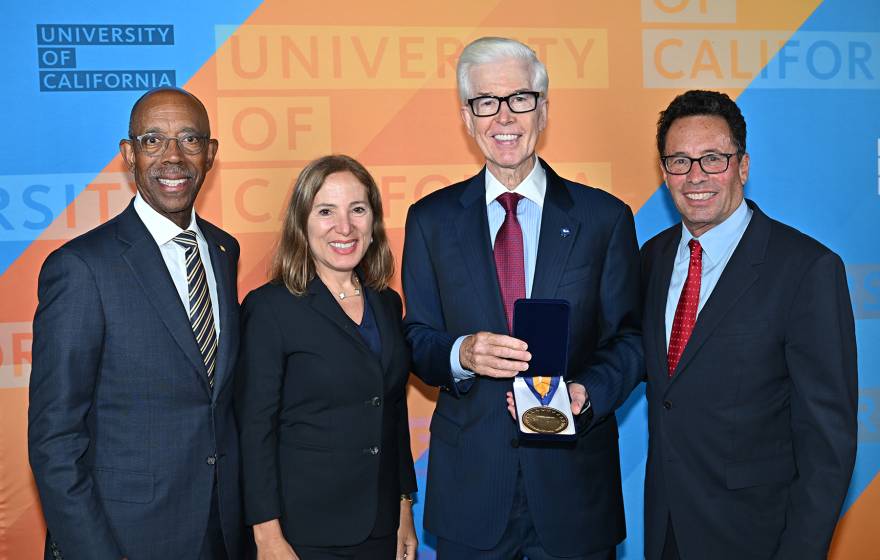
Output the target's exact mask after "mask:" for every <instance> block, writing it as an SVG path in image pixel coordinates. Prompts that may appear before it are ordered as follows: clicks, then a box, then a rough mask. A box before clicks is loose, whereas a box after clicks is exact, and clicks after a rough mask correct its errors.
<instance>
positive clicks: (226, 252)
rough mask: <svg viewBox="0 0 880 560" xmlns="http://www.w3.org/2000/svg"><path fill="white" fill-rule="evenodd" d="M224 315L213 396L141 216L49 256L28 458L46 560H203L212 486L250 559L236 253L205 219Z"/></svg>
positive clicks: (234, 538)
mask: <svg viewBox="0 0 880 560" xmlns="http://www.w3.org/2000/svg"><path fill="white" fill-rule="evenodd" d="M198 224H199V228H200V229H201V231H202V233H203V234H204V236H205V239H206V241H207V242H208V246H209V249H210V254H211V264H212V267H213V270H214V276H215V278H216V280H217V297H218V300H219V302H218V303H219V307H220V308H219V310H218V311H219V313H220V338H219V340H218V344H219V347H218V352H217V367H216V370H215V374H214V375H215V377H214V389H213V391H211V390H210V388H209V386H208V377H207V371H206V370H205V364H204V362H203V360H202V355H201V354H200V353H199V349H198V346H197V345H196V340H195V336H194V335H193V332H192V327H191V326H190V322H189V317H188V316H187V313H186V310H185V308H184V306H183V304H182V302H181V301H180V296H179V295H178V293H177V290H176V289H175V287H174V284H173V282H172V280H171V275H170V274H169V273H168V268H167V267H166V265H165V261H164V260H163V259H162V254H161V253H160V251H159V247H158V246H157V245H156V242H155V240H154V239H153V237H152V236H151V235H150V233H149V231H148V230H147V228H146V226H144V224H143V222H142V221H141V220H140V218H139V217H138V215H137V213H136V212H135V210H134V207H133V206H132V205H129V206H128V208H127V209H126V210H125V211H124V212H122V213H121V214H120V215H118V216H116V217H115V218H113V219H112V220H110V221H109V222H107V223H105V224H103V225H101V226H99V227H98V228H96V229H94V230H92V231H90V232H88V233H86V234H84V235H82V236H80V237H77V238H76V239H74V240H72V241H70V242H69V243H66V244H65V245H64V246H62V247H61V248H60V249H58V250H57V251H55V252H53V253H52V254H51V255H49V257H48V258H47V259H46V262H45V263H44V264H43V269H42V271H41V272H40V281H39V296H40V303H39V307H38V308H37V313H36V316H35V317H34V344H33V357H34V363H33V370H32V372H31V383H30V407H29V409H28V450H29V452H30V462H31V468H32V469H33V471H34V479H35V480H36V482H37V488H38V489H39V491H40V500H41V502H42V504H43V514H44V515H45V517H46V524H47V526H48V528H49V536H50V546H47V547H46V558H53V555H52V550H51V547H52V546H53V545H54V546H55V547H57V549H58V551H59V553H60V554H61V555H62V556H63V557H64V558H122V557H123V556H126V557H129V558H132V559H138V558H144V559H150V558H152V559H157V560H168V559H171V558H197V557H198V554H199V550H200V547H201V545H202V540H203V539H204V536H205V528H206V527H207V524H208V515H209V513H210V508H211V494H212V491H213V488H214V485H215V472H216V485H217V494H218V498H219V504H220V517H221V523H222V526H223V533H224V536H225V539H226V546H227V549H228V552H229V556H230V558H239V557H240V556H241V554H242V533H243V529H244V526H243V524H242V519H241V505H240V501H241V497H240V494H239V471H238V457H239V451H238V435H237V431H236V426H235V418H234V414H233V410H232V383H231V379H232V372H233V369H234V366H235V357H236V352H237V350H238V326H239V317H238V295H237V291H236V290H237V288H236V267H237V265H238V251H239V249H238V243H236V241H235V239H233V238H232V237H231V236H229V235H228V234H227V233H225V232H223V231H221V230H220V229H218V228H216V227H214V226H213V225H211V224H209V223H208V222H205V221H203V220H201V219H198Z"/></svg>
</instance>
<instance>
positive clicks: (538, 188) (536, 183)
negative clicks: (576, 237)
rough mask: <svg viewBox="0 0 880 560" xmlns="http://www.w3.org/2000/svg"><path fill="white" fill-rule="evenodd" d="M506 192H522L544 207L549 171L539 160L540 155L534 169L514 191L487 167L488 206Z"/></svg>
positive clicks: (536, 157)
mask: <svg viewBox="0 0 880 560" xmlns="http://www.w3.org/2000/svg"><path fill="white" fill-rule="evenodd" d="M506 192H515V193H517V194H521V195H522V196H523V197H525V198H528V199H529V200H531V201H532V202H534V203H535V204H537V205H538V208H543V207H544V195H545V194H546V193H547V173H546V172H545V171H544V166H542V165H541V162H540V161H538V156H535V163H534V165H533V166H532V171H531V172H530V173H529V174H528V175H527V176H526V178H525V179H523V181H522V183H520V184H519V185H517V186H516V188H515V189H513V191H511V190H510V189H508V188H507V187H505V186H504V184H503V183H502V182H501V181H499V180H498V179H496V178H495V176H494V175H492V172H491V171H489V168H488V167H486V206H488V205H489V204H491V203H492V201H493V200H495V199H496V198H498V197H499V196H501V195H502V194H504V193H506Z"/></svg>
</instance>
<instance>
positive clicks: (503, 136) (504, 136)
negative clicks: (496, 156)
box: [494, 134, 519, 142]
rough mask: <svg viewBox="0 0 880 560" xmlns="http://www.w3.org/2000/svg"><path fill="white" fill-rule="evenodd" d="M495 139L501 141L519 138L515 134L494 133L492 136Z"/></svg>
mask: <svg viewBox="0 0 880 560" xmlns="http://www.w3.org/2000/svg"><path fill="white" fill-rule="evenodd" d="M494 138H495V140H499V141H501V142H511V141H513V140H516V139H517V138H519V135H517V134H496V135H495V136H494Z"/></svg>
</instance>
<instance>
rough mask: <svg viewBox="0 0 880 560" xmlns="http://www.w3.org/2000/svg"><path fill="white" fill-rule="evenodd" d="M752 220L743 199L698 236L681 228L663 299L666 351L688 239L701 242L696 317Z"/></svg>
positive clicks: (686, 261) (687, 257)
mask: <svg viewBox="0 0 880 560" xmlns="http://www.w3.org/2000/svg"><path fill="white" fill-rule="evenodd" d="M751 219H752V209H751V208H749V207H748V205H747V204H746V201H745V200H743V201H742V202H741V203H740V205H739V206H738V207H737V209H736V210H734V211H733V214H731V215H730V216H728V217H727V219H726V220H724V221H723V222H721V223H720V224H718V225H717V226H715V227H713V228H712V229H710V230H709V231H707V232H706V233H704V234H703V235H702V236H701V237H696V238H695V237H694V236H693V235H691V232H690V231H688V229H687V228H686V227H684V224H682V225H681V241H679V243H678V251H677V252H676V253H675V264H674V265H673V267H672V280H671V281H670V282H669V293H668V295H667V296H666V347H667V348H669V337H670V335H671V333H672V321H673V320H674V319H675V308H676V307H678V298H679V297H681V290H682V289H683V288H684V281H685V280H686V279H687V273H688V264H689V263H690V258H691V250H690V247H688V243H689V242H690V240H691V239H696V240H697V241H699V242H700V246H701V247H702V248H703V274H702V275H701V276H700V304H699V305H698V306H697V317H699V316H700V311H702V309H703V305H705V304H706V301H707V300H708V299H709V296H710V295H712V290H714V289H715V285H716V284H717V283H718V279H719V278H721V273H722V272H724V267H726V266H727V262H728V261H729V260H730V256H731V255H733V251H734V250H735V249H736V246H737V245H739V240H740V239H742V236H743V234H744V233H745V231H746V227H748V225H749V222H750V221H751Z"/></svg>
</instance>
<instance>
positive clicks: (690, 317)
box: [666, 239, 703, 377]
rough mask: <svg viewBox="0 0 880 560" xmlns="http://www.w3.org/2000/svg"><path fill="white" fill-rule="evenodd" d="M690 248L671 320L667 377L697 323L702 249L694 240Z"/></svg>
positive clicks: (672, 371) (675, 364)
mask: <svg viewBox="0 0 880 560" xmlns="http://www.w3.org/2000/svg"><path fill="white" fill-rule="evenodd" d="M688 247H690V248H691V262H690V264H688V275H687V280H685V281H684V288H682V290H681V296H680V297H679V298H678V307H676V308H675V318H674V319H673V320H672V334H671V335H670V336H669V352H668V353H667V356H666V366H667V367H668V368H669V377H672V374H673V373H674V372H675V367H676V366H677V365H678V360H680V359H681V353H682V352H684V347H685V346H687V342H688V339H689V338H690V337H691V332H692V331H693V330H694V323H696V322H697V307H699V305H700V278H701V277H702V275H703V248H702V247H700V242H699V241H697V240H696V239H691V240H690V241H689V242H688Z"/></svg>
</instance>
